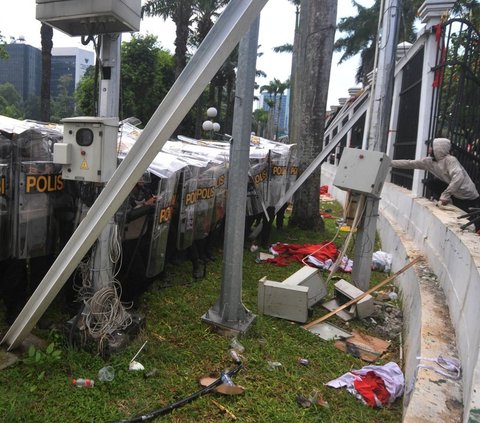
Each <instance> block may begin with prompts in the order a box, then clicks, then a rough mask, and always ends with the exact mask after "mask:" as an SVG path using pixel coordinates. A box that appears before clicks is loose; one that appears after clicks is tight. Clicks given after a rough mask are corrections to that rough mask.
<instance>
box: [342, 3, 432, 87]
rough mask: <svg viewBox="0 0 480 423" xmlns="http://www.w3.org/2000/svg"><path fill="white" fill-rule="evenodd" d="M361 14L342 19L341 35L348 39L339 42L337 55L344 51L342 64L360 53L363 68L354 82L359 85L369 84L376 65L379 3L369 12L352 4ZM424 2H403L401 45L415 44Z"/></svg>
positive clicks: (358, 70)
mask: <svg viewBox="0 0 480 423" xmlns="http://www.w3.org/2000/svg"><path fill="white" fill-rule="evenodd" d="M352 3H353V5H354V6H355V7H356V9H357V11H358V14H357V15H356V16H350V17H348V18H342V19H340V22H339V23H338V31H339V32H344V33H346V34H347V35H346V36H345V37H343V38H339V39H337V41H336V42H335V46H334V49H335V51H343V54H342V56H341V58H340V61H339V64H340V63H343V62H344V61H345V60H348V59H350V58H351V57H353V56H355V55H356V54H358V53H360V65H359V67H358V69H357V73H356V75H355V79H356V82H357V83H363V84H364V85H366V84H367V75H368V74H369V73H370V72H371V71H372V70H373V66H374V61H375V48H376V44H377V29H378V18H379V13H380V3H381V1H380V0H375V3H374V4H373V5H372V6H371V7H369V8H367V7H364V6H362V5H361V4H359V3H357V2H356V1H352ZM422 3H423V0H404V1H403V5H402V12H401V16H402V19H401V25H400V38H401V39H402V41H409V42H412V43H413V42H415V39H416V35H415V26H414V24H415V19H416V13H417V11H418V8H419V7H420V6H421V4H422Z"/></svg>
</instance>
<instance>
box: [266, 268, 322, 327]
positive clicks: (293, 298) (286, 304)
mask: <svg viewBox="0 0 480 423" xmlns="http://www.w3.org/2000/svg"><path fill="white" fill-rule="evenodd" d="M325 295H327V288H326V286H325V283H324V282H323V279H322V277H321V276H320V273H319V270H318V269H316V268H314V267H309V266H305V267H303V268H301V269H300V270H298V271H297V272H295V273H294V274H293V275H291V276H289V277H288V278H287V279H285V280H284V281H283V282H275V281H269V280H267V277H266V276H265V277H263V278H262V279H260V280H259V281H258V311H259V313H261V314H266V315H268V316H273V317H280V318H282V319H287V320H292V321H294V322H300V323H305V322H306V321H307V319H308V309H309V308H311V307H312V306H313V305H314V304H316V303H317V302H318V301H320V300H321V299H322V298H323V297H325Z"/></svg>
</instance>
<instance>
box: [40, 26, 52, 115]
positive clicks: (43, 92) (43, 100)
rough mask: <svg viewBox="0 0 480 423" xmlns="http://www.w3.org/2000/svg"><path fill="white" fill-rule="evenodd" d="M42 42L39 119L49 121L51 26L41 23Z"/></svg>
mask: <svg viewBox="0 0 480 423" xmlns="http://www.w3.org/2000/svg"><path fill="white" fill-rule="evenodd" d="M40 36H41V43H42V85H41V89H40V119H41V120H42V121H43V122H48V121H50V81H51V75H52V47H53V41H52V40H53V28H52V27H51V26H50V25H47V24H44V23H42V26H41V28H40Z"/></svg>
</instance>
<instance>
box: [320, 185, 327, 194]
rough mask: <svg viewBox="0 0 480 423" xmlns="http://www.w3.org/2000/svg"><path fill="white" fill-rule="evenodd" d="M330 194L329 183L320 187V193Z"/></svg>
mask: <svg viewBox="0 0 480 423" xmlns="http://www.w3.org/2000/svg"><path fill="white" fill-rule="evenodd" d="M325 194H328V185H322V186H321V187H320V195H325Z"/></svg>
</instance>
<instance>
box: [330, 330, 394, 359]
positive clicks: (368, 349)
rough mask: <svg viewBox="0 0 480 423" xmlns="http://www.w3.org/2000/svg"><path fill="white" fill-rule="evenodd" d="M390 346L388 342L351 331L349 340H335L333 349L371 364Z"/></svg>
mask: <svg viewBox="0 0 480 423" xmlns="http://www.w3.org/2000/svg"><path fill="white" fill-rule="evenodd" d="M390 344H391V342H390V341H384V340H383V339H380V338H375V337H374V336H370V335H367V334H365V333H361V332H357V331H355V330H353V331H352V336H351V337H350V338H347V339H339V340H337V341H336V342H335V347H337V348H338V349H339V350H341V351H343V352H347V353H349V354H351V355H353V356H354V357H356V358H361V359H362V360H364V361H368V362H373V361H376V360H378V359H379V358H380V357H381V355H382V354H384V353H385V351H386V350H387V349H388V347H389V346H390Z"/></svg>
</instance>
